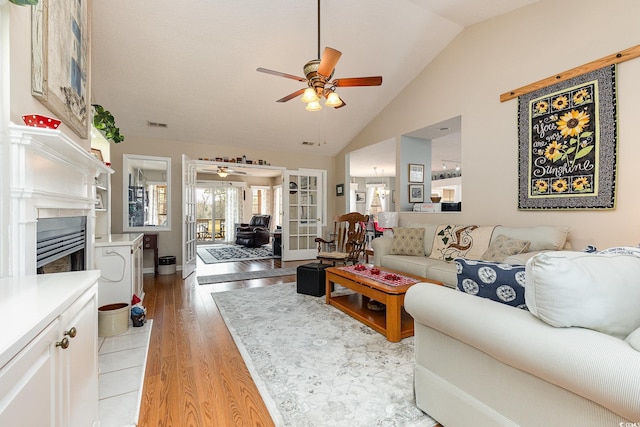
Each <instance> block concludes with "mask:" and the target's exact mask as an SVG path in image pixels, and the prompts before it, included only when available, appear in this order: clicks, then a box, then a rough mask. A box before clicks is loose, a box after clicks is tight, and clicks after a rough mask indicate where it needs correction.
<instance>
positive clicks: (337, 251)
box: [315, 212, 369, 265]
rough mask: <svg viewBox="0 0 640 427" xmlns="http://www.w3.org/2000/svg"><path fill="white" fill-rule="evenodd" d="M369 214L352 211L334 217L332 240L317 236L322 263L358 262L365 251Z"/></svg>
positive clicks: (319, 257) (318, 257)
mask: <svg viewBox="0 0 640 427" xmlns="http://www.w3.org/2000/svg"><path fill="white" fill-rule="evenodd" d="M368 222H369V215H362V214H361V213H359V212H350V213H347V214H344V215H338V216H336V217H335V218H334V223H333V233H331V234H330V236H329V238H330V239H331V240H325V239H323V238H322V237H317V238H316V239H315V242H316V243H317V244H318V255H317V259H318V260H319V261H320V263H323V262H327V263H330V264H332V265H336V264H349V263H351V264H356V263H357V262H358V261H359V260H360V258H361V257H362V256H364V253H365V246H366V236H367V234H366V233H367V223H368Z"/></svg>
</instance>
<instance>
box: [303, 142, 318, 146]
mask: <svg viewBox="0 0 640 427" xmlns="http://www.w3.org/2000/svg"><path fill="white" fill-rule="evenodd" d="M302 145H317V144H316V143H315V142H310V141H302Z"/></svg>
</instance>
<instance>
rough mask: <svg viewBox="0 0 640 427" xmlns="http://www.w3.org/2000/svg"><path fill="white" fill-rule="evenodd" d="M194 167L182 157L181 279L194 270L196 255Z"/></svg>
mask: <svg viewBox="0 0 640 427" xmlns="http://www.w3.org/2000/svg"><path fill="white" fill-rule="evenodd" d="M196 220H197V212H196V166H195V164H194V163H193V161H192V160H191V159H190V158H189V157H187V156H186V155H184V154H183V155H182V242H183V246H182V278H183V279H186V278H187V277H188V276H189V275H190V274H191V273H193V272H194V271H195V270H196V264H197V259H196V257H197V256H198V254H197V252H196V251H197V245H196V237H197V234H196V232H197V230H196V227H197V221H196Z"/></svg>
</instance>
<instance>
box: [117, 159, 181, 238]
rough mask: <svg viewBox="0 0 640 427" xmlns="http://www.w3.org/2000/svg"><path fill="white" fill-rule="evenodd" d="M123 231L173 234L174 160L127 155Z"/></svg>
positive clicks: (124, 179)
mask: <svg viewBox="0 0 640 427" xmlns="http://www.w3.org/2000/svg"><path fill="white" fill-rule="evenodd" d="M122 164H123V171H124V172H123V179H122V181H123V182H122V184H123V191H122V194H123V199H124V200H123V206H124V209H123V210H122V211H123V218H122V224H123V230H124V231H125V232H127V231H138V232H145V231H147V232H148V231H170V230H171V209H170V207H171V158H169V157H155V156H143V155H137V154H124V155H123V162H122Z"/></svg>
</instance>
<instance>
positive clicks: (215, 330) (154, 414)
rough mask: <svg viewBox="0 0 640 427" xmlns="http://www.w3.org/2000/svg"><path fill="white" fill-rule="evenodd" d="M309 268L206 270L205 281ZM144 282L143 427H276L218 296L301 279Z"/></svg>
mask: <svg viewBox="0 0 640 427" xmlns="http://www.w3.org/2000/svg"><path fill="white" fill-rule="evenodd" d="M308 262H310V261H296V262H284V263H281V262H280V260H278V259H276V260H261V261H246V262H232V263H224V264H212V265H200V264H199V266H198V269H199V271H200V274H201V275H202V274H213V273H214V272H215V274H222V273H233V272H240V271H248V270H263V269H267V268H280V267H295V266H297V265H300V264H306V263H308ZM179 274H180V272H178V273H177V274H175V275H166V276H162V275H159V276H157V277H154V276H153V275H145V276H144V287H145V293H146V294H145V300H144V305H145V306H146V307H147V317H148V318H150V319H153V329H152V331H151V342H150V346H149V354H148V360H147V368H146V373H145V378H144V388H143V394H142V404H141V408H140V417H139V423H138V426H141V427H161V426H167V427H171V426H174V427H196V426H207V427H212V426H221V427H231V426H233V427H236V426H238V427H240V426H273V425H274V424H273V421H272V420H271V417H270V416H269V412H268V411H267V408H266V407H265V405H264V402H263V401H262V398H261V397H260V394H259V392H258V390H257V388H256V386H255V384H254V382H253V380H252V379H251V375H250V374H249V372H248V370H247V367H246V365H245V363H244V361H243V359H242V356H241V355H240V353H239V352H238V349H237V348H236V346H235V343H234V341H233V338H232V337H231V335H230V334H229V331H228V329H227V327H226V325H225V323H224V320H223V319H222V317H221V316H220V312H219V311H218V308H217V306H216V305H215V303H214V301H213V298H212V297H211V293H212V292H217V291H224V290H230V289H240V288H247V287H259V286H269V285H273V284H278V283H290V282H294V281H295V280H296V276H295V275H291V276H280V277H272V278H265V279H254V280H247V281H237V282H228V283H219V284H214V285H198V283H197V281H196V278H195V274H192V275H191V276H190V277H188V278H187V279H186V280H182V279H181V278H180V275H179Z"/></svg>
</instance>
